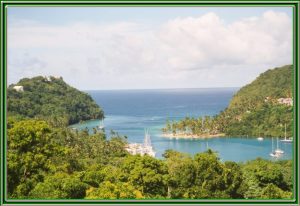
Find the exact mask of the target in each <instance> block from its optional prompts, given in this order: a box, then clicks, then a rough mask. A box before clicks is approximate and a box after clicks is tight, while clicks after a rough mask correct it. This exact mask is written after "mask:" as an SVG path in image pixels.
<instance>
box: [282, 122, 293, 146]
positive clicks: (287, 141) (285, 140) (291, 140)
mask: <svg viewBox="0 0 300 206" xmlns="http://www.w3.org/2000/svg"><path fill="white" fill-rule="evenodd" d="M280 141H281V142H284V143H292V142H293V139H292V138H289V139H287V138H286V124H285V125H284V139H281V140H280Z"/></svg>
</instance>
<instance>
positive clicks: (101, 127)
mask: <svg viewBox="0 0 300 206" xmlns="http://www.w3.org/2000/svg"><path fill="white" fill-rule="evenodd" d="M98 128H99V129H104V120H103V119H102V120H100V124H99V125H98Z"/></svg>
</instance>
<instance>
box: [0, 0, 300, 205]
mask: <svg viewBox="0 0 300 206" xmlns="http://www.w3.org/2000/svg"><path fill="white" fill-rule="evenodd" d="M31 6H35V7H46V6H55V7H63V6H65V7H81V6H85V7H92V6H93V7H201V6H210V7H251V6H253V7H263V6H265V7H271V6H272V7H276V6H278V7H293V47H292V49H293V65H294V82H293V86H294V106H293V109H294V147H293V157H294V161H293V169H294V195H293V198H292V199H290V200H285V199H280V200H279V199H277V200H276V199H274V200H261V199H257V200H256V199H251V200H245V199H203V200H202V199H201V200H200V199H195V200H184V199H166V200H165V199H164V200H159V199H155V200H154V199H153V200H150V199H147V200H145V199H142V200H84V199H83V200H79V199H68V200H22V199H7V198H6V131H7V130H6V88H7V71H6V70H7V41H6V40H7V33H6V32H7V8H8V7H31ZM0 45H1V72H0V85H1V86H0V88H1V98H0V100H1V111H0V118H1V125H0V132H1V147H0V148H1V159H0V164H1V179H0V180H1V181H0V182H1V193H0V198H1V200H0V204H1V205H2V204H3V205H37V204H51V205H52V204H58V205H59V204H62V205H64V204H72V205H75V204H85V205H92V204H104V205H115V204H123V205H132V204H164V205H167V204H172V205H174V204H183V205H187V204H209V205H216V204H229V205H234V204H235V205H237V204H250V205H252V204H271V205H298V204H299V182H298V181H299V163H298V161H299V159H298V158H299V151H298V149H299V140H298V138H299V129H298V125H299V119H298V118H299V108H298V106H299V97H298V93H299V89H298V88H299V71H298V70H299V62H298V56H299V1H290V0H286V1H281V0H264V1H259V0H251V1H241V0H232V1H228V0H219V1H217V0H210V1H197V0H189V1H173V0H164V1H160V0H152V1H148V0H144V1H143V0H132V1H122V0H120V1H115V0H110V1H96V0H88V1H83V0H65V1H59V0H50V1H33V0H28V1H26V0H25V1H22V0H14V1H13V0H8V1H1V43H0Z"/></svg>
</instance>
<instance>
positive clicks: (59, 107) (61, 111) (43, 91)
mask: <svg viewBox="0 0 300 206" xmlns="http://www.w3.org/2000/svg"><path fill="white" fill-rule="evenodd" d="M14 86H23V90H24V91H16V90H15V89H14V88H13V87H14ZM7 107H8V113H9V114H10V115H20V116H21V117H29V118H33V117H37V118H44V119H51V120H54V121H55V122H58V123H60V124H65V125H68V124H73V123H77V122H80V121H81V120H83V121H84V120H89V119H102V118H103V117H104V114H103V111H102V110H101V108H99V106H98V105H97V104H96V103H95V102H94V101H93V99H92V98H91V96H90V95H88V94H86V93H84V92H81V91H78V90H77V89H75V88H73V87H71V86H69V85H68V84H66V83H65V82H64V81H63V79H62V78H55V77H42V76H38V77H34V78H31V79H29V78H24V79H21V80H20V81H19V82H18V83H17V84H16V85H10V86H9V87H8V89H7Z"/></svg>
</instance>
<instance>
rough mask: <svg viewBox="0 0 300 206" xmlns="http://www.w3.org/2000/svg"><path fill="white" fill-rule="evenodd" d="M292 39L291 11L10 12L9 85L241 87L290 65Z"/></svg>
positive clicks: (100, 9)
mask: <svg viewBox="0 0 300 206" xmlns="http://www.w3.org/2000/svg"><path fill="white" fill-rule="evenodd" d="M291 36H292V8H290V7H246V8H245V7H243V8H241V7H230V8H228V7H210V8H207V7H148V8H145V7H128V8H127V7H126V8H125V7H122V8H121V7H80V8H78V7H77V8H76V7H47V8H42V7H34V8H33V7H9V8H8V82H9V83H16V82H17V81H18V80H19V79H20V78H23V77H31V76H36V75H56V76H63V77H64V79H65V80H66V81H67V82H68V83H70V84H72V85H73V86H75V87H77V88H79V89H138V88H141V89H146V88H180V87H183V88H190V87H193V88H195V87H222V86H230V87H231V86H232V87H235V86H243V85H244V84H246V83H249V82H250V81H252V80H253V79H254V78H255V77H256V76H257V75H258V74H259V73H261V72H263V71H265V70H267V69H269V68H272V67H276V66H281V65H284V64H291V63H292V62H291V59H292V53H291V50H292V39H291ZM154 82H155V83H154Z"/></svg>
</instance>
